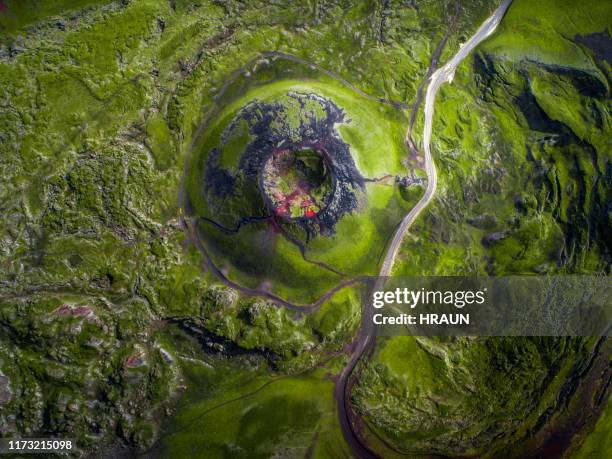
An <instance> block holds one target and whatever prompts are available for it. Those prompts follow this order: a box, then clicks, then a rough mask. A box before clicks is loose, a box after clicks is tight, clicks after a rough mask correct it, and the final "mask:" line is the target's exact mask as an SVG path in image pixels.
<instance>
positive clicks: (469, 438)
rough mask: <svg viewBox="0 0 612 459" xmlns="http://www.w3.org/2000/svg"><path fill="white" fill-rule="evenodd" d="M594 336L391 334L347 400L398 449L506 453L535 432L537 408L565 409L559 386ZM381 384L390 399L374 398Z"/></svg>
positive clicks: (576, 369)
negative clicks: (447, 338) (451, 337)
mask: <svg viewBox="0 0 612 459" xmlns="http://www.w3.org/2000/svg"><path fill="white" fill-rule="evenodd" d="M593 344H594V343H593V340H591V341H588V340H579V339H570V338H556V339H552V338H525V339H522V338H500V337H497V338H488V339H487V338H476V339H459V340H455V341H444V340H436V339H431V338H414V337H394V338H390V339H388V340H385V341H383V342H380V343H379V348H378V349H377V351H376V355H375V356H374V358H373V360H372V362H370V363H368V364H367V365H366V366H365V367H364V368H363V369H362V370H361V379H360V382H359V386H358V388H357V389H356V390H355V391H354V393H353V397H354V398H353V400H354V401H355V403H356V406H357V407H358V410H359V412H360V413H362V414H363V415H365V417H366V420H367V421H368V423H369V424H370V425H372V426H373V428H374V432H375V433H376V434H377V435H380V436H381V437H382V438H383V439H385V440H386V441H387V442H390V443H391V445H392V446H393V448H394V449H396V450H397V451H401V452H404V453H406V452H409V453H412V454H422V453H425V452H428V453H432V452H434V453H439V454H452V455H468V456H471V455H477V456H481V455H483V456H485V457H496V454H498V453H499V451H502V450H503V451H508V453H509V454H510V452H509V450H513V449H516V450H517V451H520V442H521V441H523V440H525V439H526V438H531V436H532V435H534V434H535V433H537V432H538V428H539V427H538V423H539V422H540V420H541V419H542V416H546V413H552V412H555V411H558V412H562V411H563V410H564V408H563V406H562V403H563V402H562V401H560V400H563V397H561V398H560V393H567V392H566V391H571V390H573V389H571V388H570V386H571V384H572V378H573V375H574V374H575V373H580V372H581V371H582V369H583V368H584V367H585V366H588V362H589V359H590V352H591V351H592V349H593ZM492 369H494V370H493V371H492ZM381 387H386V388H387V389H386V390H387V391H388V392H385V393H386V394H388V395H387V396H388V397H389V399H387V400H384V401H383V400H382V399H380V395H379V394H381V392H380V388H381ZM373 441H374V442H375V443H376V442H378V441H380V440H376V438H375V437H374V439H373Z"/></svg>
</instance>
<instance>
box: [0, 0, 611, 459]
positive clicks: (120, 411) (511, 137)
mask: <svg viewBox="0 0 612 459" xmlns="http://www.w3.org/2000/svg"><path fill="white" fill-rule="evenodd" d="M496 7H497V4H496V3H495V2H485V1H470V2H452V1H443V0H427V1H400V0H390V1H382V2H365V1H364V2H357V3H355V2H342V1H337V2H334V1H313V2H258V1H246V2H238V1H225V2H215V1H211V2H209V1H203V0H170V1H167V2H166V1H157V0H131V1H130V0H123V1H99V0H57V1H48V2H45V1H41V2H35V5H34V4H33V2H27V1H25V2H22V1H16V0H14V1H10V0H3V1H0V106H1V110H0V170H1V174H2V178H3V180H2V184H1V185H0V215H1V216H2V218H1V221H0V241H1V242H0V436H1V437H15V436H64V437H72V438H75V439H76V440H77V443H78V445H79V447H80V454H81V455H83V456H86V455H88V454H96V455H99V454H107V455H109V456H112V455H114V454H117V452H118V451H135V452H141V453H142V452H146V453H147V454H150V455H158V456H164V457H166V456H173V457H181V456H188V455H190V456H200V457H204V456H206V457H229V456H231V457H270V456H282V457H296V456H298V457H301V456H307V457H350V456H351V455H352V454H354V453H353V452H351V447H350V446H349V443H347V441H346V440H345V438H344V437H343V435H342V432H341V428H340V422H339V418H338V412H337V411H338V410H337V405H336V401H335V400H334V384H335V381H336V379H337V377H338V375H339V374H340V373H341V372H342V370H343V368H344V367H345V365H346V363H347V361H348V355H349V354H350V352H351V349H352V346H354V344H355V338H356V337H358V336H359V328H360V316H361V292H360V290H359V288H358V287H357V286H355V285H353V284H350V280H351V279H352V277H353V276H356V275H371V274H376V273H377V272H378V270H379V267H380V264H381V262H382V257H383V256H384V250H385V248H386V246H387V244H388V241H389V238H390V237H391V236H392V234H393V230H394V228H395V226H396V225H397V224H398V223H399V221H401V219H402V217H403V216H404V215H405V213H406V212H407V211H408V210H409V209H410V208H411V207H412V206H414V204H415V203H416V202H417V201H418V200H419V198H420V197H421V196H422V194H423V192H424V190H425V186H426V183H427V182H426V176H425V173H424V171H423V156H422V153H421V146H422V141H423V139H422V128H423V113H422V98H423V95H424V91H425V89H426V84H427V75H428V74H430V73H431V71H432V70H433V69H434V68H436V67H437V66H439V65H440V64H442V63H444V62H445V61H446V60H447V59H448V58H450V57H451V56H452V55H454V54H455V53H456V52H457V50H459V48H460V46H461V45H462V44H463V43H464V42H465V41H466V40H467V39H468V38H469V37H470V36H471V35H472V34H473V33H474V31H475V30H476V29H477V28H478V27H479V25H480V24H481V23H482V21H483V20H484V19H486V18H487V17H488V15H489V14H490V13H491V12H492V11H493V10H494V9H495V8H496ZM611 18H612V9H611V7H610V6H609V5H608V4H606V2H599V1H584V2H573V1H569V0H568V1H552V0H550V1H549V0H543V1H540V2H537V5H536V4H535V3H534V2H528V1H525V0H515V1H514V2H513V3H512V5H511V7H510V9H509V11H508V13H507V14H506V16H505V17H504V19H503V21H502V23H501V24H500V26H499V28H498V30H497V31H496V32H495V34H494V35H493V36H492V37H490V38H489V39H487V40H486V41H485V42H484V43H482V45H480V46H479V47H478V48H477V49H476V50H475V51H474V52H473V53H472V54H471V55H470V56H469V57H468V58H467V59H466V60H465V61H464V62H463V63H462V64H461V66H460V67H459V68H458V69H457V71H456V73H455V75H454V79H453V81H452V83H450V84H446V85H444V86H443V87H442V88H441V89H440V92H439V93H438V96H437V101H436V107H435V115H434V124H433V137H432V144H431V149H432V153H433V156H434V158H435V161H436V165H437V168H438V188H437V191H436V194H435V197H434V199H433V201H432V202H431V203H430V205H429V206H428V207H427V208H426V209H425V210H424V212H423V213H422V214H421V216H420V217H419V218H418V219H417V220H416V221H415V223H414V224H413V226H412V227H411V229H410V231H409V233H408V235H407V236H406V238H405V240H404V243H403V244H402V246H401V248H400V251H399V254H398V257H397V261H396V263H395V267H394V271H393V274H397V275H423V274H437V275H459V274H479V275H504V274H511V273H512V274H533V275H538V274H544V273H551V274H552V273H558V274H580V273H589V274H603V275H609V274H610V256H611V254H610V251H611V243H612V239H611V234H610V227H611V226H612V225H611V224H612V216H611V214H610V212H611V209H610V198H611V196H610V193H611V192H610V189H611V188H610V185H611V181H612V168H611V166H610V151H612V150H611V148H610V147H611V145H610V122H611V120H610V113H609V104H610V65H611V64H610V62H611V59H612V56H610V52H609V50H610V49H611V48H612V47H611V38H610V19H611ZM262 113H263V114H265V113H268V114H271V113H273V114H274V115H275V116H274V117H268V119H265V117H262V116H261V115H262ZM409 126H411V128H410V129H409V133H410V137H409V139H410V142H409V143H408V147H410V148H407V145H406V144H405V143H404V136H405V133H406V129H407V128H408V127H409ZM308 148H312V149H314V151H317V152H319V153H318V154H321V155H323V156H322V157H323V158H325V159H324V164H325V165H326V167H328V168H329V172H330V174H331V175H329V181H330V182H326V181H325V180H327V179H326V178H325V177H324V178H323V179H320V178H316V177H315V178H313V176H312V175H310V176H309V180H311V181H312V183H318V184H321V183H323V184H325V183H327V184H328V185H329V183H332V185H330V189H329V190H328V189H327V188H326V187H325V186H323V190H322V191H321V193H322V194H321V195H320V196H319V195H317V196H314V195H313V194H308V193H310V192H311V191H312V189H313V187H310V188H309V186H310V185H309V186H304V187H302V185H303V184H304V183H303V182H304V179H300V180H301V182H302V183H301V184H300V183H299V182H300V180H293V181H292V182H291V183H292V184H293V186H295V185H296V184H297V185H299V186H298V188H300V187H302V188H300V189H301V191H300V193H302V194H300V196H301V198H300V199H301V201H300V204H298V205H297V208H299V209H302V208H303V209H305V210H304V211H303V214H300V212H301V211H300V210H297V208H296V207H291V206H292V205H293V206H295V205H296V204H291V203H287V209H293V210H291V211H290V212H289V213H290V215H286V214H285V212H284V210H283V209H284V207H283V206H284V205H285V203H286V201H285V200H286V199H287V195H288V194H289V195H290V194H291V193H292V192H293V191H295V189H294V190H293V191H291V190H286V191H288V192H289V193H285V192H284V191H283V193H284V195H283V196H282V197H274V196H275V195H274V194H273V193H270V194H272V196H273V199H270V194H267V193H268V191H266V190H270V188H273V189H274V190H275V191H276V190H277V188H279V187H282V186H285V185H282V184H279V181H278V180H277V179H274V180H275V181H273V183H272V182H270V181H269V180H268V182H266V183H268V185H266V186H265V187H264V186H263V185H262V181H263V179H264V177H263V172H262V170H265V165H266V164H268V163H267V162H266V161H268V160H269V158H270V156H269V154H273V152H278V151H284V150H283V149H286V151H291V152H295V151H304V150H305V149H308ZM262 152H263V153H262ZM264 153H265V154H264ZM334 161H335V162H334ZM351 162H352V164H351ZM317 167H319V171H320V166H316V167H315V169H316V168H317ZM304 170H306V169H304ZM304 174H306V172H305V173H304ZM323 175H324V176H325V174H323ZM275 177H276V176H275ZM317 180H319V181H317ZM270 183H272V185H270ZM306 188H308V190H307V191H304V190H305V189H306ZM314 189H315V191H316V187H314ZM330 190H331V191H330ZM315 191H312V193H315ZM306 194H308V196H310V198H313V196H314V198H317V199H318V198H320V199H322V204H321V205H320V206H317V207H316V208H315V207H312V208H309V207H308V205H310V204H306V205H305V206H304V207H302V205H301V204H302V203H304V202H305V201H306V200H307V199H310V198H306V197H305V195H306ZM292 199H293V198H292ZM279 208H280V211H279V210H278V209H279ZM309 211H310V212H312V213H314V214H315V215H311V214H310V213H309ZM610 352H611V350H610V344H609V342H608V340H605V339H603V340H600V339H596V338H474V339H467V338H461V339H453V340H442V339H426V338H412V337H393V338H385V339H378V340H377V341H376V343H375V346H374V348H373V349H372V353H371V354H368V355H365V356H364V357H363V358H362V359H360V362H359V364H358V365H357V367H356V369H355V371H354V372H353V377H352V378H351V380H350V394H349V395H350V397H349V403H350V406H351V407H352V411H353V412H354V415H355V416H354V421H355V423H356V424H355V430H356V433H357V435H359V438H360V439H361V440H362V441H363V442H364V443H366V444H367V445H368V447H369V449H370V450H371V452H373V453H375V454H379V455H384V456H385V457H393V456H400V455H405V454H411V453H418V454H425V455H441V456H449V457H457V456H482V455H489V456H493V457H495V455H496V454H498V453H499V451H502V450H503V451H509V453H508V454H512V455H514V456H515V457H525V456H529V455H533V456H535V455H537V454H542V453H546V454H549V455H550V456H551V457H559V456H561V455H563V454H565V455H566V456H571V457H604V452H605V451H609V450H610V449H611V448H612V445H610V429H611V428H612V426H611V424H610V423H611V415H610V409H609V408H608V409H607V410H604V408H605V407H606V406H608V405H609V402H608V400H609V397H608V395H609V394H608V392H609V387H608V384H609V380H610V368H609V362H610ZM601 411H603V415H601V416H600V412H601ZM509 448H510V449H509Z"/></svg>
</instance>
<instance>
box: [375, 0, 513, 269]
mask: <svg viewBox="0 0 612 459" xmlns="http://www.w3.org/2000/svg"><path fill="white" fill-rule="evenodd" d="M510 3H512V0H503V1H502V3H501V5H500V6H499V7H498V8H497V9H496V10H495V11H494V12H493V14H492V15H491V16H490V17H489V18H488V19H487V20H486V21H485V22H484V23H483V24H482V25H481V26H480V27H479V29H478V30H477V31H476V33H475V34H474V35H472V37H471V38H470V39H469V40H468V41H467V42H466V43H464V44H463V45H462V46H461V48H460V49H459V52H458V53H457V54H455V55H454V56H453V57H452V59H451V60H450V61H448V62H447V63H446V64H445V65H444V66H443V67H441V68H439V69H438V70H436V71H435V72H434V74H433V75H432V76H431V79H430V80H429V86H428V87H427V94H426V96H425V126H424V129H423V151H424V152H425V172H426V173H427V189H426V190H425V194H424V195H423V196H422V197H421V199H420V200H419V202H418V203H417V204H416V205H415V206H414V207H413V208H412V210H411V211H410V212H409V213H408V214H407V215H406V216H405V217H404V219H403V220H402V222H401V223H400V226H399V227H398V228H397V231H396V232H395V235H394V236H393V240H392V241H391V245H390V246H389V249H388V250H387V254H386V256H385V259H384V261H383V264H382V267H381V269H380V274H379V275H380V276H388V275H390V274H391V270H392V269H393V264H394V263H395V258H396V256H397V252H398V251H399V248H400V246H401V244H402V241H403V240H404V236H405V235H406V233H407V232H408V229H409V228H410V226H411V225H412V223H413V222H414V221H415V220H416V218H417V217H418V216H419V215H420V213H421V212H422V210H423V209H424V208H425V207H426V206H427V205H428V204H429V203H430V202H431V200H432V199H433V197H434V193H435V192H436V187H437V186H438V174H437V172H436V165H435V163H434V160H433V157H432V155H431V132H432V124H433V115H434V103H435V101H436V94H437V93H438V89H440V86H442V85H443V84H444V83H445V82H449V83H450V82H451V81H452V80H453V76H454V75H455V70H456V68H457V66H458V65H459V64H460V63H461V62H462V61H463V59H465V58H466V57H467V56H468V55H469V54H470V52H471V51H472V50H473V49H474V48H475V47H476V46H478V45H479V44H480V42H481V41H483V40H484V39H485V38H487V37H488V36H490V35H491V34H492V33H493V32H494V31H495V29H496V28H497V26H498V25H499V23H500V22H501V20H502V18H503V16H504V14H505V13H506V10H507V9H508V7H509V6H510ZM408 135H409V131H407V132H406V138H405V139H404V141H405V142H406V144H407V143H408V142H409V137H408Z"/></svg>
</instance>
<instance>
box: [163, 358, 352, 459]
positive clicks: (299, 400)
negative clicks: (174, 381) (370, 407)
mask: <svg viewBox="0 0 612 459" xmlns="http://www.w3.org/2000/svg"><path fill="white" fill-rule="evenodd" d="M244 379H245V378H244V377H243V380H244ZM217 381H218V379H217ZM239 387H240V390H239V391H236V390H235V389H234V390H232V389H230V390H228V391H225V392H224V393H218V395H217V397H213V398H210V399H208V400H204V401H201V402H199V403H197V404H194V405H191V406H190V407H189V408H188V409H187V410H185V411H183V412H182V413H181V415H180V416H178V417H177V418H175V420H174V425H173V426H172V428H171V430H170V432H169V434H168V435H166V436H164V437H163V442H162V446H161V448H162V449H161V450H162V451H163V452H164V454H166V455H172V456H177V455H181V456H182V455H190V456H199V455H203V454H205V455H206V456H207V457H227V456H228V455H232V456H233V457H269V455H270V454H288V455H292V456H293V455H299V456H301V455H305V454H309V452H310V454H312V455H313V457H330V456H331V455H333V456H334V457H348V456H349V454H350V453H349V451H348V449H347V446H346V443H344V440H343V438H342V435H341V432H340V430H339V426H338V425H337V418H336V413H335V402H334V400H333V397H332V393H333V382H332V381H331V380H330V379H329V378H327V377H326V373H325V370H324V369H320V370H316V371H314V372H312V373H309V374H304V375H302V376H299V377H289V378H287V377H285V378H261V377H259V378H251V379H250V380H246V381H245V382H244V383H243V384H241V385H240V386H239ZM237 413H240V414H239V415H238V416H237ZM203 432H205V433H206V434H205V435H202V433H203Z"/></svg>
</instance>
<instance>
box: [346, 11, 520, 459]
mask: <svg viewBox="0 0 612 459" xmlns="http://www.w3.org/2000/svg"><path fill="white" fill-rule="evenodd" d="M511 3H512V0H503V1H502V3H501V4H500V5H499V7H498V8H497V9H496V10H495V11H494V12H493V14H492V15H491V16H489V18H488V19H486V20H485V21H484V22H483V24H482V25H481V26H480V27H479V28H478V30H477V31H476V33H474V35H472V37H471V38H470V39H469V40H468V41H467V42H466V43H464V44H463V45H462V46H461V48H460V49H459V51H458V52H457V54H455V55H454V56H453V57H452V58H451V60H450V61H448V62H447V63H446V64H445V65H444V66H443V67H441V68H439V69H438V70H436V71H435V72H434V73H433V75H432V76H431V78H430V80H429V85H428V87H427V93H426V96H425V108H424V111H425V125H424V128H423V151H424V155H425V158H424V159H425V172H426V173H427V189H426V190H425V193H424V194H423V196H422V197H421V199H420V200H419V202H418V203H417V204H416V205H415V206H414V207H413V208H412V210H411V211H410V212H409V213H408V214H407V215H406V216H405V217H404V219H403V220H402V222H401V223H400V225H399V226H398V228H397V230H396V232H395V234H394V236H393V239H392V241H391V244H390V245H389V248H388V250H387V253H386V255H385V258H384V261H383V264H382V266H381V269H380V272H379V279H378V280H377V282H376V283H375V285H374V287H373V289H374V290H380V289H382V288H383V286H384V285H383V284H384V279H383V278H384V277H386V276H389V275H390V274H391V271H392V269H393V265H394V263H395V259H396V257H397V253H398V251H399V248H400V246H401V244H402V241H403V240H404V237H405V235H406V233H407V232H408V229H409V228H410V226H411V225H412V223H413V222H414V221H415V220H416V218H417V217H418V216H419V215H420V213H421V212H422V211H423V209H424V208H425V207H426V206H427V205H428V204H429V203H430V202H431V200H432V199H433V197H434V194H435V192H436V187H437V185H438V174H437V172H436V165H435V163H434V160H433V157H432V155H431V133H432V124H433V115H434V103H435V100H436V94H437V93H438V90H439V89H440V87H441V86H442V85H443V84H444V83H445V82H449V83H450V82H451V81H452V80H453V76H454V75H455V70H456V69H457V67H458V66H459V64H460V63H461V62H462V61H463V60H464V59H465V58H466V57H467V56H468V55H469V54H470V52H471V51H472V50H473V49H474V48H475V47H476V46H478V45H479V44H480V42H482V41H483V40H484V39H486V38H487V37H489V36H490V35H491V34H492V33H493V32H494V31H495V29H496V28H497V26H498V25H499V23H500V22H501V20H502V18H503V16H504V14H505V13H506V11H507V10H508V7H509V6H510V4H511ZM404 143H405V144H406V146H407V147H408V148H409V147H410V126H409V127H408V129H407V130H406V137H405V138H404ZM362 314H363V317H362V327H361V329H360V331H359V335H358V336H357V339H356V340H355V343H354V348H353V352H352V354H351V358H350V359H349V362H348V363H347V365H346V366H345V367H344V369H343V370H342V372H341V373H340V375H339V377H338V380H337V382H336V388H335V396H336V400H337V403H338V414H339V417H340V427H341V430H342V433H343V434H344V437H345V439H346V440H347V442H348V444H349V445H350V447H351V448H352V449H353V453H354V454H355V455H356V456H357V457H358V458H361V459H362V458H372V457H377V456H376V455H375V454H374V453H373V452H372V451H371V450H370V449H369V448H368V447H367V445H366V444H365V443H364V442H363V441H362V440H361V439H360V438H359V435H358V434H357V433H356V432H355V430H356V429H355V426H354V425H353V424H352V420H351V407H350V384H349V379H350V376H351V374H352V373H353V370H354V369H355V367H356V366H357V363H358V362H359V360H360V359H361V357H362V356H363V355H364V354H365V353H367V352H369V351H370V350H372V349H373V343H374V333H373V329H372V320H371V315H372V308H371V307H370V305H369V304H368V303H367V302H366V303H365V304H364V306H363V309H362Z"/></svg>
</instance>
